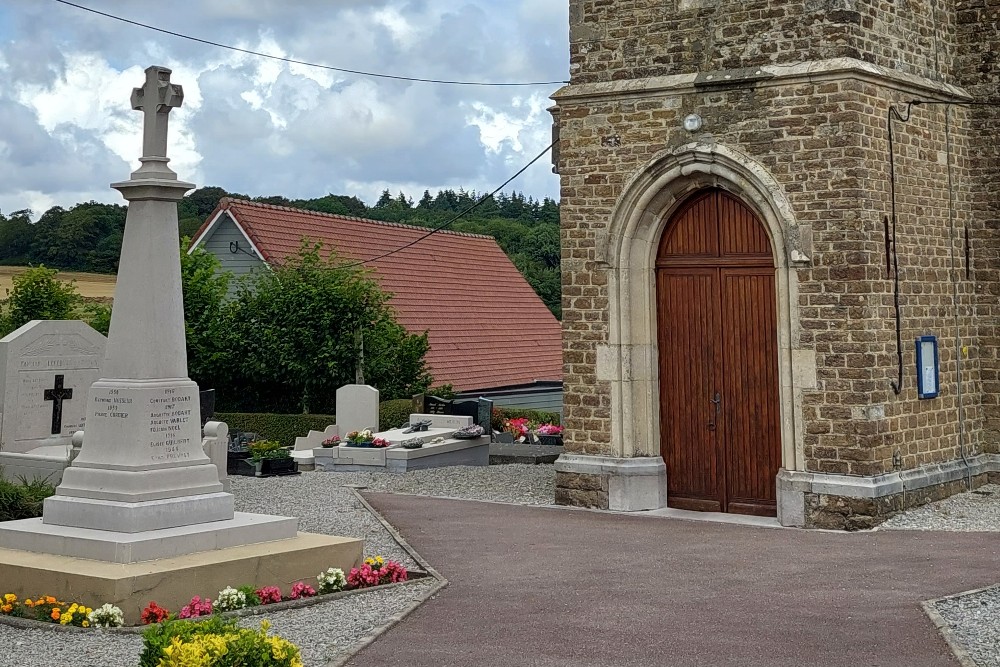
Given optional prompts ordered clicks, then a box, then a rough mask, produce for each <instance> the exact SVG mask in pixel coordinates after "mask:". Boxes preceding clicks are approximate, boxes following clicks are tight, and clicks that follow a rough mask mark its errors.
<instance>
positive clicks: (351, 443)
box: [341, 428, 375, 447]
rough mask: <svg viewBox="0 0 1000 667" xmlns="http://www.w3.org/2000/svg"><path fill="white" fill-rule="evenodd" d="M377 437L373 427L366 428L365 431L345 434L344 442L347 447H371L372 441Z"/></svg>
mask: <svg viewBox="0 0 1000 667" xmlns="http://www.w3.org/2000/svg"><path fill="white" fill-rule="evenodd" d="M374 439H375V434H374V433H372V431H371V429H368V428H366V429H364V430H363V431H351V432H350V433H348V434H347V435H345V436H344V441H343V443H341V444H343V445H344V446H345V447H371V446H372V441H373V440H374Z"/></svg>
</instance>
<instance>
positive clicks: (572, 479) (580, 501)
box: [555, 472, 610, 510]
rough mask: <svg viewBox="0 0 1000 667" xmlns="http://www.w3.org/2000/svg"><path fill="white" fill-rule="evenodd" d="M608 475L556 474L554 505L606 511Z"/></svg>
mask: <svg viewBox="0 0 1000 667" xmlns="http://www.w3.org/2000/svg"><path fill="white" fill-rule="evenodd" d="M609 477H610V476H609V475H587V474H584V473H575V472H557V473H556V498H555V502H556V505H569V506H572V507H587V508H590V509H599V510H606V509H608V480H609Z"/></svg>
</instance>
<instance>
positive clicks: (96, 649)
mask: <svg viewBox="0 0 1000 667" xmlns="http://www.w3.org/2000/svg"><path fill="white" fill-rule="evenodd" d="M231 479H232V490H233V494H234V495H235V497H236V509H237V510H238V511H241V512H261V513H267V514H279V515H285V516H298V517H299V528H300V530H304V531H311V532H317V533H329V534H336V535H346V536H349V537H362V538H364V539H365V553H366V554H367V555H382V556H385V557H386V558H391V559H393V560H398V561H400V562H401V563H403V564H405V565H406V566H407V567H408V568H409V569H411V570H419V569H421V568H420V566H419V565H418V564H417V563H416V562H414V561H413V559H412V558H411V557H410V556H409V554H407V552H406V551H405V550H403V548H402V547H401V546H399V544H397V543H396V541H395V540H394V539H393V538H392V536H391V535H390V534H389V532H388V531H387V530H386V529H385V527H384V526H382V524H381V522H379V521H378V519H376V518H375V517H374V516H372V515H371V513H369V512H368V510H367V509H365V507H364V506H363V505H362V504H361V503H360V502H358V500H357V498H356V497H355V496H354V494H353V493H351V491H350V490H349V489H348V488H346V485H353V486H364V487H367V488H369V489H372V490H377V491H390V492H396V493H408V494H419V495H437V496H446V497H452V498H467V499H470V500H487V501H496V502H507V503H521V504H527V505H547V504H551V502H552V496H553V480H554V472H553V470H552V467H551V466H531V465H503V466H489V467H453V468H437V469H431V470H419V471H413V472H409V473H406V474H403V475H399V474H392V473H303V474H302V475H299V476H296V477H271V478H267V479H254V478H250V477H233V478H231ZM236 583H238V582H236ZM234 585H235V583H234ZM433 585H434V580H433V579H427V580H424V581H419V582H414V583H412V584H409V585H406V586H397V587H394V588H391V589H386V590H377V591H372V592H370V593H365V594H363V595H354V596H348V597H346V598H342V599H338V600H331V601H329V602H323V603H320V604H318V605H314V606H310V607H304V608H302V609H288V610H284V611H277V612H274V613H271V614H266V615H264V616H255V617H247V618H244V619H241V620H240V624H241V625H243V626H245V627H257V626H258V625H259V623H260V620H261V619H262V618H267V619H268V620H269V621H271V624H272V631H273V632H274V633H276V634H279V635H281V636H282V637H285V638H286V639H288V640H289V641H291V642H293V643H294V644H296V645H297V646H299V648H300V649H301V650H302V654H303V661H304V663H305V665H306V666H307V667H321V666H322V665H323V664H324V663H325V662H326V661H327V660H329V659H331V658H335V657H337V656H338V655H339V654H341V653H342V652H344V651H346V650H347V649H348V648H349V647H350V646H352V645H353V644H355V643H356V642H360V641H364V640H365V639H367V638H368V637H370V636H372V635H373V634H374V632H375V631H376V629H377V628H379V627H381V626H382V625H384V624H385V623H386V622H388V621H389V619H391V618H392V617H393V616H395V615H397V614H400V613H401V612H402V611H403V610H405V609H406V607H408V606H409V605H410V604H411V603H412V602H413V600H415V599H418V598H420V597H421V596H422V595H423V594H424V593H425V592H426V591H427V590H428V589H429V588H430V587H431V586H433ZM0 647H2V648H0V666H3V667H6V665H17V666H18V667H49V666H50V665H59V664H72V665H81V667H99V666H100V667H135V665H136V664H137V662H138V656H139V654H140V652H141V651H142V638H141V637H140V636H138V635H132V634H119V633H114V632H93V633H68V632H52V631H48V630H21V629H17V628H12V627H10V626H6V625H2V624H0Z"/></svg>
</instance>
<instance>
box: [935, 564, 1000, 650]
mask: <svg viewBox="0 0 1000 667" xmlns="http://www.w3.org/2000/svg"><path fill="white" fill-rule="evenodd" d="M995 588H1000V584H993V585H992V586H984V587H983V588H975V589H973V590H971V591H963V592H961V593H955V594H954V595H945V596H944V597H940V598H934V599H933V600H926V601H924V602H921V603H920V606H921V607H923V610H924V613H925V614H927V617H928V618H929V619H930V620H931V623H933V624H934V627H936V628H937V630H938V632H939V633H940V634H941V638H942V639H944V641H945V643H946V644H948V648H949V649H951V652H952V654H954V656H955V659H956V660H958V664H960V665H961V666H962V667H980V664H979V663H978V662H976V661H975V660H974V659H973V658H972V656H971V655H969V652H968V651H966V650H965V647H964V646H962V644H961V643H960V642H959V641H958V639H957V638H956V637H955V633H954V632H952V630H951V626H949V625H948V622H947V621H946V620H944V617H943V616H942V615H941V614H940V613H939V612H938V610H937V607H936V605H937V603H939V602H944V601H945V600H955V599H957V598H963V597H967V596H970V595H977V594H979V593H984V592H986V591H989V590H993V589H995Z"/></svg>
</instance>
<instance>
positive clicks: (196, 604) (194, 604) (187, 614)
mask: <svg viewBox="0 0 1000 667" xmlns="http://www.w3.org/2000/svg"><path fill="white" fill-rule="evenodd" d="M211 615H212V601H211V600H209V599H208V598H205V599H204V600H202V599H201V598H200V597H198V596H197V595H195V596H194V597H193V598H191V602H189V603H188V604H186V605H184V606H183V607H181V610H180V612H179V613H178V614H177V618H196V617H198V616H211Z"/></svg>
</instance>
